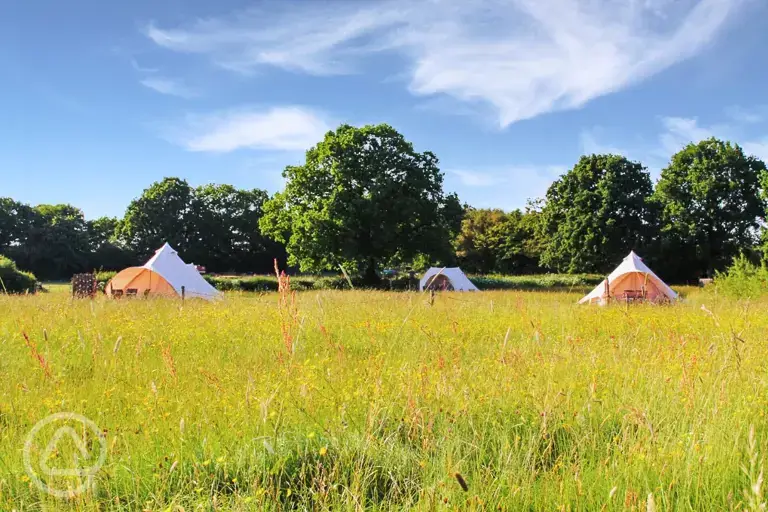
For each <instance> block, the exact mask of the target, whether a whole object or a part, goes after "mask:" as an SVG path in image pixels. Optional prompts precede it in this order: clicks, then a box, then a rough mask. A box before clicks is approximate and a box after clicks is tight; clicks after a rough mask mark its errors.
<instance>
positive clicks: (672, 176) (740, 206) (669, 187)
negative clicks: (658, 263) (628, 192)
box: [655, 138, 766, 279]
mask: <svg viewBox="0 0 768 512" xmlns="http://www.w3.org/2000/svg"><path fill="white" fill-rule="evenodd" d="M765 173H766V167H765V163H763V162H762V161H761V160H759V159H758V158H755V157H752V156H747V155H745V154H744V152H743V151H742V149H741V148H740V147H739V146H738V145H736V144H732V143H730V142H723V141H721V140H718V139H715V138H710V139H707V140H704V141H701V142H699V143H698V144H689V145H688V146H686V147H685V148H683V149H682V150H681V151H679V152H678V153H677V154H675V155H673V156H672V159H671V161H670V163H669V165H668V166H667V167H666V168H665V169H663V170H662V171H661V178H660V180H659V182H658V184H657V186H656V193H655V197H656V200H657V201H658V203H659V205H660V207H661V240H662V257H663V260H664V261H665V264H667V265H669V267H670V270H672V271H674V273H675V277H676V278H677V279H693V278H696V277H700V276H703V275H712V274H713V272H714V271H716V270H722V269H724V268H725V267H726V266H728V265H729V264H730V263H731V261H732V260H733V258H734V257H735V256H737V255H738V254H739V253H740V252H742V251H749V250H750V249H752V248H754V247H755V245H756V244H757V242H758V239H759V233H758V227H759V218H760V217H762V216H764V215H765V207H766V203H765V200H764V199H763V197H762V196H761V193H760V180H761V177H764V176H765Z"/></svg>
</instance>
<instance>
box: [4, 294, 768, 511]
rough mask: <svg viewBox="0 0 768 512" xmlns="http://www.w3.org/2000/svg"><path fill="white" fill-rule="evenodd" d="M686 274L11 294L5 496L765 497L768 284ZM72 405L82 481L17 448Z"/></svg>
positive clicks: (679, 506) (53, 502)
mask: <svg viewBox="0 0 768 512" xmlns="http://www.w3.org/2000/svg"><path fill="white" fill-rule="evenodd" d="M689 292H690V293H689V297H688V300H687V301H686V303H685V304H682V305H678V306H672V307H663V306H650V305H648V306H644V305H637V306H632V307H630V308H626V307H621V306H617V307H603V308H598V307H588V306H577V305H576V304H575V301H576V300H577V299H578V297H579V296H578V294H575V293H559V294H552V293H539V292H510V291H499V292H483V293H474V294H451V293H442V294H440V293H439V294H437V295H436V298H435V300H434V304H433V305H431V306H430V305H429V301H428V300H427V299H426V296H425V295H423V294H417V293H390V292H361V291H344V292H337V291H322V292H315V291H313V292H304V293H299V294H296V295H293V294H290V293H283V294H282V295H280V296H278V294H267V295H261V296H255V295H240V294H238V295H230V296H228V297H227V298H226V299H225V300H224V301H222V302H219V303H212V304H208V303H198V302H195V301H187V302H186V303H185V304H183V305H182V304H181V303H180V301H171V300H141V299H138V300H121V301H111V300H108V299H103V298H100V299H97V300H94V301H90V300H82V301H72V300H71V299H70V298H69V297H68V296H67V295H66V294H48V295H44V296H29V297H6V296H3V297H0V311H2V312H3V314H2V315H0V350H2V354H3V357H2V358H0V386H2V388H1V389H2V394H0V461H1V463H0V509H2V510H12V509H16V510H40V509H44V510H72V509H74V510H126V511H127V510H264V509H266V510H278V509H285V508H299V509H315V510H317V509H344V510H356V509H361V508H369V509H377V510H392V509H400V510H405V509H421V510H436V509H438V508H440V507H448V508H452V509H462V510H464V509H467V510H472V509H474V510H497V509H502V510H651V509H654V510H713V511H714V510H743V509H745V508H749V507H752V508H759V507H760V506H761V504H762V503H763V498H762V487H761V486H760V485H757V484H758V481H760V482H761V481H762V476H761V471H762V461H763V454H765V453H766V426H767V425H766V418H765V410H766V406H768V374H767V373H766V370H765V361H766V359H767V356H768V346H766V343H765V340H766V334H768V315H766V314H765V313H766V307H767V306H768V302H766V301H752V302H751V303H749V304H746V303H740V302H737V301H730V300H726V299H724V298H723V297H721V296H716V295H714V294H710V293H708V292H697V291H695V290H689ZM702 306H703V307H702ZM25 335H26V338H25ZM288 340H290V343H289V342H288ZM32 347H34V350H33V349H32ZM43 361H44V364H43ZM59 411H74V412H77V413H80V414H83V415H85V416H87V417H89V418H90V419H92V420H93V421H94V422H95V423H96V424H98V426H99V427H100V428H102V429H104V431H105V435H106V440H107V445H108V447H109V454H108V457H107V464H106V466H105V467H104V468H103V469H102V470H101V471H100V472H99V473H98V475H97V476H96V481H95V484H96V485H95V487H94V490H93V491H92V492H89V493H86V494H83V495H80V496H77V497H74V498H72V499H71V500H69V501H62V500H59V499H57V498H53V497H50V496H48V495H46V494H44V493H42V492H40V491H39V490H38V489H37V488H36V487H34V485H32V482H29V481H28V478H26V476H25V473H24V470H23V466H22V457H21V447H22V445H23V444H24V439H25V436H26V435H27V432H28V431H29V430H30V428H32V426H33V425H34V424H35V423H36V422H37V421H38V420H40V419H41V418H43V417H45V416H46V415H48V414H51V413H55V412H59ZM750 428H752V429H753V433H752V434H751V435H750Z"/></svg>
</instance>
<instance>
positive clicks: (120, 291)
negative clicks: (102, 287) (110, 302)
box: [112, 288, 123, 299]
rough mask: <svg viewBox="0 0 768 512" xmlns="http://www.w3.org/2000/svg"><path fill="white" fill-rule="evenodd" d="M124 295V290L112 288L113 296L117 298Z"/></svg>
mask: <svg viewBox="0 0 768 512" xmlns="http://www.w3.org/2000/svg"><path fill="white" fill-rule="evenodd" d="M122 296H123V290H115V289H114V288H113V289H112V297H114V298H116V299H117V298H120V297H122Z"/></svg>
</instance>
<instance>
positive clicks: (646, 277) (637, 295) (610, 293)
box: [579, 251, 677, 304]
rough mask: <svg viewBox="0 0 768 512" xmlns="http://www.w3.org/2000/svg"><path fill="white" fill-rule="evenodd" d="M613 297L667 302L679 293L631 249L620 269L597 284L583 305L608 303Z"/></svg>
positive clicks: (582, 300)
mask: <svg viewBox="0 0 768 512" xmlns="http://www.w3.org/2000/svg"><path fill="white" fill-rule="evenodd" d="M611 299H615V300H645V301H649V302H666V301H674V300H677V293H675V292H674V291H673V290H672V288H670V287H669V286H667V284H666V283H665V282H664V281H662V280H661V279H660V278H659V277H658V276H657V275H656V274H654V273H653V270H651V269H650V268H648V266H647V265H646V264H645V263H643V260H642V258H640V256H638V255H637V254H635V253H634V251H631V252H630V253H629V255H628V256H627V257H626V258H624V260H623V261H622V262H621V264H620V265H619V266H618V267H616V270H614V271H613V272H611V274H610V275H609V276H608V278H607V279H604V280H603V281H602V282H601V283H600V284H598V285H597V286H595V288H594V289H593V290H592V291H591V292H589V293H588V294H587V295H586V296H585V297H584V298H582V299H581V300H580V301H579V304H594V303H599V304H605V303H607V302H608V301H610V300H611Z"/></svg>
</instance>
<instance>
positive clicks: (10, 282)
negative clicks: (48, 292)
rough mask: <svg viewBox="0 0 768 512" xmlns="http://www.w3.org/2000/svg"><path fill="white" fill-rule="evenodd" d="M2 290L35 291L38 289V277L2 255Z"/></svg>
mask: <svg viewBox="0 0 768 512" xmlns="http://www.w3.org/2000/svg"><path fill="white" fill-rule="evenodd" d="M0 279H1V280H2V284H1V285H0V292H3V291H4V292H5V293H34V292H35V291H36V290H37V278H36V277H35V276H34V275H33V274H31V273H29V272H23V271H21V270H19V269H18V268H17V267H16V263H14V261H13V260H11V259H8V258H6V257H5V256H0Z"/></svg>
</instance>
